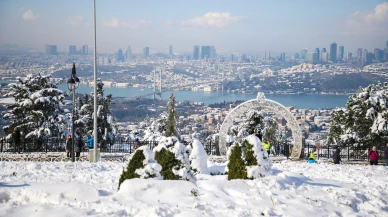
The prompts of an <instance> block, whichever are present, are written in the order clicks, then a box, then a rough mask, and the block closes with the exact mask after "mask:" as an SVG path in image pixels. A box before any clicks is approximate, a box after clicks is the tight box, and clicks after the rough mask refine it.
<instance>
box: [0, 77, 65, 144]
mask: <svg viewBox="0 0 388 217" xmlns="http://www.w3.org/2000/svg"><path fill="white" fill-rule="evenodd" d="M50 78H51V75H42V74H38V75H36V76H33V75H28V76H27V77H25V78H19V77H18V78H17V80H18V83H13V84H9V92H8V93H7V94H6V96H8V97H12V98H14V99H15V103H14V104H11V105H7V109H8V110H7V111H5V112H3V113H2V115H3V119H4V120H9V121H10V124H9V125H7V126H5V127H4V128H3V130H4V132H5V133H6V134H8V137H10V136H11V133H12V131H13V130H14V128H17V129H19V130H20V131H21V132H23V135H24V137H25V138H27V139H34V140H35V141H36V143H35V144H36V145H37V146H39V145H41V142H42V141H43V140H44V139H46V138H49V137H56V136H59V135H60V134H61V132H62V131H63V130H64V129H63V128H62V127H63V126H64V121H65V117H64V115H63V112H64V110H63V108H62V105H64V104H65V102H64V99H65V94H64V93H63V92H62V91H61V90H59V89H58V85H59V84H60V83H62V82H63V79H62V80H60V81H59V82H57V83H54V82H51V81H50Z"/></svg>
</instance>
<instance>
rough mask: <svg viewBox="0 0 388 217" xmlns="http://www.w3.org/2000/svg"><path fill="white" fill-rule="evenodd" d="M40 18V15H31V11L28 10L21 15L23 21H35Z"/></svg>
mask: <svg viewBox="0 0 388 217" xmlns="http://www.w3.org/2000/svg"><path fill="white" fill-rule="evenodd" d="M41 16H42V15H40V14H34V13H32V11H31V10H28V11H26V12H24V13H23V19H25V20H35V19H37V18H38V17H41Z"/></svg>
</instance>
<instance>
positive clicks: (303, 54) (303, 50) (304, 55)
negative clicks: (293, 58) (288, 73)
mask: <svg viewBox="0 0 388 217" xmlns="http://www.w3.org/2000/svg"><path fill="white" fill-rule="evenodd" d="M306 56H307V48H304V49H302V51H301V52H300V58H301V59H303V60H304V59H306Z"/></svg>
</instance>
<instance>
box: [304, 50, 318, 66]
mask: <svg viewBox="0 0 388 217" xmlns="http://www.w3.org/2000/svg"><path fill="white" fill-rule="evenodd" d="M306 62H308V63H311V64H315V63H317V62H318V54H317V53H315V52H307V56H306Z"/></svg>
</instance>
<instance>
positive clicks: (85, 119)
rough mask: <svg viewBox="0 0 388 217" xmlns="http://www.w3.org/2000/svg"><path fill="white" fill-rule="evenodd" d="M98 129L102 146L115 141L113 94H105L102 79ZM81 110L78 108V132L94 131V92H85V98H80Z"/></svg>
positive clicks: (98, 94)
mask: <svg viewBox="0 0 388 217" xmlns="http://www.w3.org/2000/svg"><path fill="white" fill-rule="evenodd" d="M96 89H97V130H98V143H101V145H102V147H106V146H107V145H112V144H113V143H114V132H113V131H114V126H113V125H112V121H111V120H112V115H111V110H110V104H111V98H112V94H109V95H107V96H104V84H103V83H102V81H101V79H98V81H97V88H96ZM78 101H79V105H80V107H79V110H77V114H78V115H77V116H76V117H77V119H76V121H75V123H76V126H75V127H76V132H77V133H80V135H85V134H86V133H92V132H93V129H94V115H93V114H94V113H93V111H94V93H93V92H92V94H91V95H88V94H85V95H84V97H83V99H79V100H78Z"/></svg>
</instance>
